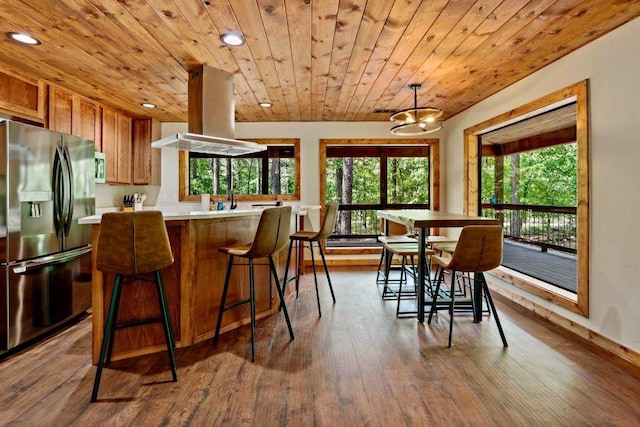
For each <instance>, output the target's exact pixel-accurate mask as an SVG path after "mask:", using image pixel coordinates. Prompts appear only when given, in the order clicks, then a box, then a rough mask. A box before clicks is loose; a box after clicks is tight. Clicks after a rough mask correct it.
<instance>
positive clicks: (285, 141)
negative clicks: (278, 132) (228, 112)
mask: <svg viewBox="0 0 640 427" xmlns="http://www.w3.org/2000/svg"><path fill="white" fill-rule="evenodd" d="M250 139H251V141H254V142H256V143H258V144H262V145H293V147H294V148H293V149H294V156H293V157H294V162H295V178H294V179H295V184H294V193H293V194H253V195H246V194H244V195H243V194H238V195H235V198H236V200H238V201H239V202H253V201H272V200H283V201H298V200H300V139H299V138H262V139H254V138H250ZM178 171H179V172H178V175H179V176H178V189H179V194H180V201H181V202H198V201H200V196H198V195H189V153H188V152H186V151H181V152H180V154H179V160H178Z"/></svg>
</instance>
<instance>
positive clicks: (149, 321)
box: [113, 317, 163, 329]
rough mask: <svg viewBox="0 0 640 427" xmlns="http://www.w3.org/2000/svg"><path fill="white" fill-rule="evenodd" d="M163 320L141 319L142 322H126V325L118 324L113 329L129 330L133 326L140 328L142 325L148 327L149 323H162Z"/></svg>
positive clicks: (154, 318) (155, 318)
mask: <svg viewBox="0 0 640 427" xmlns="http://www.w3.org/2000/svg"><path fill="white" fill-rule="evenodd" d="M162 322H163V320H162V319H161V318H159V317H152V318H150V319H141V320H132V321H131V322H126V323H118V324H117V325H114V326H113V327H114V328H115V329H123V328H129V327H131V326H140V325H147V324H149V323H162Z"/></svg>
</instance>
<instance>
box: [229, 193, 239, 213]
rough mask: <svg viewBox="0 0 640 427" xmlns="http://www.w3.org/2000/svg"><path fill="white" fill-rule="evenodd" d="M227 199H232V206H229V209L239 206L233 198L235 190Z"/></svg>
mask: <svg viewBox="0 0 640 427" xmlns="http://www.w3.org/2000/svg"><path fill="white" fill-rule="evenodd" d="M227 200H229V201H231V206H229V209H235V208H237V207H238V202H237V201H235V200H234V199H233V191H232V192H230V193H229V197H227Z"/></svg>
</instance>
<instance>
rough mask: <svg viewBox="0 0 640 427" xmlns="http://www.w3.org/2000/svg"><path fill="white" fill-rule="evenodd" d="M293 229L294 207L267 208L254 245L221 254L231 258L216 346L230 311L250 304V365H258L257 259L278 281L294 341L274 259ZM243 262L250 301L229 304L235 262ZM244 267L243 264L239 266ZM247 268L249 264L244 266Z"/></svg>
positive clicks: (232, 249)
mask: <svg viewBox="0 0 640 427" xmlns="http://www.w3.org/2000/svg"><path fill="white" fill-rule="evenodd" d="M290 226H291V206H282V207H275V208H268V209H265V210H263V211H262V214H261V216H260V221H259V222H258V228H257V230H256V234H255V236H254V238H253V242H251V243H248V244H246V245H241V246H231V247H223V248H219V249H218V250H219V251H220V252H222V253H225V254H227V255H229V262H228V264H227V274H226V276H225V279H224V288H223V290H222V300H221V301H220V310H219V312H218V323H217V324H216V332H215V335H214V337H213V343H214V344H215V343H217V342H218V336H219V335H220V326H221V325H222V315H223V314H224V312H225V311H227V310H230V309H232V308H234V307H237V306H239V305H242V304H247V303H249V305H250V311H251V361H252V362H254V361H255V327H256V301H255V278H254V260H255V259H257V258H268V259H269V267H270V270H271V274H272V275H273V279H274V281H275V285H276V290H277V291H278V296H279V297H280V308H281V309H282V311H283V312H284V318H285V320H286V322H287V328H288V329H289V336H290V337H291V339H292V340H293V329H292V328H291V322H290V320H289V313H288V312H287V306H286V304H285V300H284V293H283V288H282V287H281V286H280V280H279V279H278V272H277V271H276V266H275V263H274V261H273V256H274V255H275V254H276V253H278V252H280V251H281V250H282V249H284V248H285V246H286V245H287V242H288V240H289V231H290V228H289V227H290ZM236 257H238V258H244V259H247V260H248V265H249V298H248V299H245V300H242V301H237V302H234V303H231V304H229V305H225V304H226V300H227V292H228V290H229V281H230V278H231V270H232V268H233V266H234V265H238V264H234V259H235V258H236ZM240 265H243V264H240ZM244 265H246V264H244Z"/></svg>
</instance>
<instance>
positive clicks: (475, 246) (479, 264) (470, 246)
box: [427, 225, 507, 347]
mask: <svg viewBox="0 0 640 427" xmlns="http://www.w3.org/2000/svg"><path fill="white" fill-rule="evenodd" d="M502 240H503V236H502V226H500V225H468V226H466V227H464V228H463V229H462V233H460V238H459V239H458V244H457V245H456V247H455V250H454V252H453V255H451V257H441V256H434V257H433V260H434V261H435V262H436V263H437V264H438V265H439V266H440V267H441V269H440V274H439V276H438V280H437V283H436V290H435V292H434V294H433V301H432V303H431V310H430V311H429V319H428V321H427V323H428V324H431V318H432V317H433V314H434V312H435V311H436V310H437V309H438V307H437V301H438V297H439V296H440V294H439V292H440V286H441V284H442V282H443V281H444V272H445V270H446V271H449V272H451V291H450V292H449V304H448V305H449V307H448V311H449V347H451V337H452V333H453V314H454V309H455V299H456V292H455V283H456V274H457V273H475V274H476V276H477V277H476V279H475V280H480V283H481V285H482V290H483V291H484V295H485V297H486V298H487V300H488V302H489V305H490V306H491V312H492V313H493V315H494V317H495V319H496V324H497V325H498V331H499V332H500V338H501V339H502V344H503V345H504V347H507V339H506V338H505V336H504V332H503V331H502V325H501V324H500V319H499V317H498V312H497V311H496V307H495V305H494V304H493V298H491V292H490V291H489V286H487V281H486V280H485V277H484V272H485V271H489V270H493V269H494V268H496V267H498V266H500V263H501V262H502ZM471 289H472V292H471V301H472V304H473V310H474V318H476V316H479V313H478V311H477V310H478V308H479V307H475V304H474V303H473V301H474V300H477V299H476V298H475V297H476V295H474V289H473V287H471Z"/></svg>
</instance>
